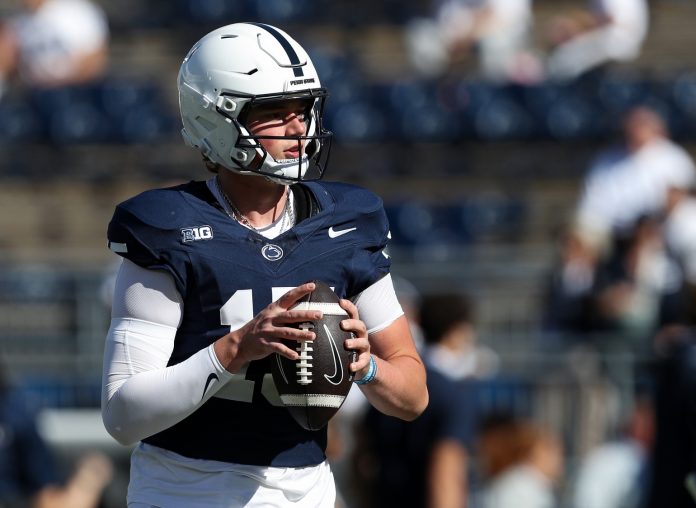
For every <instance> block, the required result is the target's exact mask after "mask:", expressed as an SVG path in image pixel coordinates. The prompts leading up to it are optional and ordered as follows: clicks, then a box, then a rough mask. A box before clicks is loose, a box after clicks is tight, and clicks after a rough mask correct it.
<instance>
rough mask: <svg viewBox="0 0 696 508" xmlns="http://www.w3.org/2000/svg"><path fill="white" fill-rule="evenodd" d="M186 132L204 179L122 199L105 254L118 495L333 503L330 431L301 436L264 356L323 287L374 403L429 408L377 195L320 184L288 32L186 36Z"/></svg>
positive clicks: (108, 394) (310, 315)
mask: <svg viewBox="0 0 696 508" xmlns="http://www.w3.org/2000/svg"><path fill="white" fill-rule="evenodd" d="M178 89H179V105H180V111H181V118H182V122H183V130H182V133H183V137H184V140H185V142H186V143H187V144H189V145H191V146H192V147H194V148H196V149H197V150H199V151H200V152H201V153H202V155H203V159H204V161H205V164H206V166H207V168H208V169H209V170H210V171H212V173H213V175H212V176H211V178H210V179H208V180H207V181H198V182H190V183H187V184H183V185H179V186H176V187H171V188H165V189H156V190H151V191H147V192H144V193H142V194H140V195H138V196H135V197H133V198H131V199H129V200H127V201H125V202H124V203H121V204H120V205H118V207H117V208H116V211H115V213H114V216H113V219H112V221H111V223H110V224H109V229H108V242H109V247H110V248H111V250H113V251H114V252H115V253H117V254H119V255H120V256H122V257H123V258H124V260H123V263H122V265H121V268H120V270H119V273H118V277H117V281H116V285H115V291H114V298H113V306H112V322H111V327H110V329H109V332H108V336H107V339H106V350H105V359H104V374H103V390H102V415H103V419H104V423H105V426H106V428H107V430H108V431H109V433H110V434H111V435H112V436H114V438H116V440H118V441H119V442H121V443H123V444H131V443H136V442H139V444H138V445H137V446H136V448H135V450H134V452H133V454H132V458H131V479H130V484H129V490H128V506H131V507H143V506H147V507H150V506H166V507H168V508H177V507H187V508H188V507H191V506H196V507H213V506H215V507H218V506H220V507H221V506H225V507H232V506H249V507H257V506H264V507H268V506H301V507H303V508H306V507H327V508H328V507H333V506H334V499H335V486H334V480H333V475H332V473H331V470H330V467H329V465H328V464H327V461H326V457H325V454H324V451H325V447H326V439H327V434H326V429H323V430H321V431H307V430H305V429H303V428H302V427H300V426H299V425H298V424H297V423H296V422H295V421H294V420H293V419H292V417H291V416H290V414H289V412H288V411H287V410H286V409H285V408H284V407H282V403H281V402H280V400H279V397H278V394H277V391H276V389H275V386H274V384H273V379H272V376H271V374H270V368H269V359H270V356H269V355H272V354H273V353H277V354H280V355H283V356H285V357H287V358H290V359H296V358H297V357H298V353H297V352H296V351H295V349H294V348H291V347H287V346H286V345H284V344H283V343H282V340H284V339H290V340H294V341H298V343H299V341H311V340H312V339H313V338H314V333H313V332H312V331H311V330H306V329H299V328H296V327H293V326H292V325H294V324H296V323H300V322H304V321H308V320H312V319H317V318H318V317H319V316H320V313H319V312H318V311H300V310H289V309H290V308H291V307H292V305H293V304H294V303H295V302H296V301H297V300H298V299H299V298H301V297H302V296H304V295H306V294H308V293H309V292H311V291H312V290H313V287H314V285H313V284H312V283H306V281H308V280H317V279H318V280H322V281H324V282H326V283H327V284H329V285H330V286H332V287H333V288H335V291H336V293H337V294H338V295H339V296H340V297H341V298H342V300H341V306H342V307H343V308H344V309H345V310H346V311H347V312H348V315H349V318H348V319H346V320H344V321H343V323H342V326H343V327H344V329H346V330H348V331H351V332H352V333H353V334H354V338H352V339H349V340H347V341H346V343H345V347H346V348H349V349H353V350H355V351H357V353H358V354H357V355H356V360H355V362H354V363H353V364H352V365H351V370H352V371H353V372H354V375H355V380H356V383H357V384H359V385H360V388H361V389H362V391H363V393H364V395H365V396H366V398H367V399H368V401H369V402H370V403H371V404H373V405H374V406H375V407H376V408H378V409H379V410H380V411H383V412H384V413H387V414H390V415H393V416H396V417H399V418H402V419H405V420H412V419H414V418H416V417H417V416H418V415H419V414H421V412H422V411H423V410H424V408H425V406H426V405H427V401H428V394H427V389H426V385H425V373H424V368H423V364H422V362H421V359H420V357H419V355H418V353H417V351H416V348H415V346H414V343H413V340H412V338H411V335H410V332H409V327H408V324H407V321H406V318H405V317H404V315H403V312H402V309H401V307H400V305H399V303H398V301H397V299H396V297H395V293H394V288H393V285H392V281H391V277H390V275H389V267H390V260H389V257H388V256H387V255H386V254H385V252H384V248H385V246H386V243H387V239H388V235H389V231H388V224H387V220H386V216H385V213H384V209H383V206H382V202H381V200H380V199H379V198H378V197H376V196H375V195H373V194H371V193H370V192H368V191H366V190H364V189H362V188H359V187H355V186H352V185H347V184H341V183H329V182H325V183H320V182H318V181H317V180H318V179H319V178H321V176H322V175H323V173H324V170H325V168H326V162H327V159H328V154H329V147H330V142H331V133H330V132H327V131H326V130H325V128H324V127H323V125H322V111H323V106H324V100H325V98H326V95H327V94H326V90H325V89H324V88H322V87H321V84H320V81H319V77H318V76H317V73H316V70H315V68H314V66H313V64H312V62H311V60H310V58H309V56H308V55H307V53H306V52H305V50H304V49H303V48H302V47H301V46H300V45H299V44H298V43H297V42H296V41H295V40H294V39H292V38H291V37H290V36H288V35H287V34H286V33H285V32H283V31H281V30H279V29H277V28H274V27H272V26H269V25H265V24H259V23H236V24H233V25H229V26H225V27H223V28H220V29H218V30H215V31H213V32H211V33H209V34H208V35H206V36H205V37H203V38H202V39H201V40H200V41H199V42H197V43H196V44H195V45H194V46H193V48H192V49H191V50H190V52H189V53H188V55H187V56H186V58H185V59H184V61H183V63H182V65H181V69H180V72H179V77H178Z"/></svg>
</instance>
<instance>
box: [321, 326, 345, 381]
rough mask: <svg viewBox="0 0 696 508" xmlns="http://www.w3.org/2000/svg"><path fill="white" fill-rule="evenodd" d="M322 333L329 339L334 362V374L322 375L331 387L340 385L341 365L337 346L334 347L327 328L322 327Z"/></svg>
mask: <svg viewBox="0 0 696 508" xmlns="http://www.w3.org/2000/svg"><path fill="white" fill-rule="evenodd" d="M324 331H325V332H326V335H327V336H328V337H329V343H330V344H331V355H332V356H333V361H334V373H333V374H331V375H330V376H329V375H328V374H324V377H325V378H326V380H327V381H328V382H329V383H331V384H332V385H340V384H341V381H343V364H342V363H341V355H340V353H339V352H338V346H337V345H336V341H335V340H334V338H333V335H332V334H331V330H329V327H328V326H326V325H324ZM336 377H338V381H336Z"/></svg>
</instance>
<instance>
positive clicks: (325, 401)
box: [280, 393, 345, 407]
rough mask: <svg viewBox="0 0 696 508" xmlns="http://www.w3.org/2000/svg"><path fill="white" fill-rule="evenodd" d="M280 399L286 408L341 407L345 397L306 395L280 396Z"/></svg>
mask: <svg viewBox="0 0 696 508" xmlns="http://www.w3.org/2000/svg"><path fill="white" fill-rule="evenodd" d="M280 399H281V400H282V401H283V404H285V405H286V406H303V407H341V404H343V400H344V399H345V397H344V396H343V395H323V394H321V393H317V394H313V393H308V394H307V395H293V394H286V395H281V396H280Z"/></svg>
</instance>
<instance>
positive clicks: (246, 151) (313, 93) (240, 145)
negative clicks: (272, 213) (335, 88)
mask: <svg viewBox="0 0 696 508" xmlns="http://www.w3.org/2000/svg"><path fill="white" fill-rule="evenodd" d="M326 97H327V93H326V90H325V89H323V88H321V89H313V90H308V91H302V92H294V93H281V94H266V95H255V96H253V97H240V96H238V95H235V94H231V93H227V92H223V93H222V94H220V98H219V99H218V101H217V112H218V113H219V114H220V115H222V116H224V117H225V118H226V119H227V120H228V122H229V123H230V124H231V125H230V126H229V127H230V128H232V129H235V130H236V132H235V134H236V135H235V136H234V137H235V138H236V142H235V144H234V146H233V147H232V148H231V150H230V154H229V163H228V164H224V166H225V167H227V168H228V169H230V170H232V171H239V172H242V173H247V172H249V173H253V174H257V175H262V176H265V177H267V178H269V179H271V180H274V181H278V182H279V183H284V184H287V183H291V182H297V181H304V180H318V179H320V178H321V177H322V176H323V174H324V171H325V170H326V165H327V162H328V158H329V152H330V149H331V137H332V134H331V133H330V132H328V131H326V130H325V129H324V128H323V126H322V121H321V119H322V113H323V110H324V101H325V99H326ZM289 101H304V102H306V103H307V106H306V110H305V111H304V113H303V115H304V121H305V133H304V134H303V135H288V136H271V135H257V134H252V133H251V131H250V129H249V128H248V126H247V125H248V118H249V116H250V114H252V112H253V111H254V110H256V109H257V108H266V107H271V108H272V107H273V105H277V104H279V103H284V102H289ZM237 112H238V113H237ZM279 121H283V120H279ZM273 139H282V140H293V141H296V142H297V145H298V153H299V154H300V157H298V158H296V159H280V160H277V159H275V158H274V157H273V156H272V155H271V154H270V153H268V151H267V150H266V149H265V148H264V146H263V144H262V143H261V141H262V140H273ZM230 166H231V167H230Z"/></svg>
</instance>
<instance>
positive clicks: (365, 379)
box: [355, 355, 377, 385]
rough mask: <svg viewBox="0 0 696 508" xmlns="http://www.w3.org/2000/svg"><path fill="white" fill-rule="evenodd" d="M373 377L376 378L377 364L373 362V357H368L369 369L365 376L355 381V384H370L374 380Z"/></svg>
mask: <svg viewBox="0 0 696 508" xmlns="http://www.w3.org/2000/svg"><path fill="white" fill-rule="evenodd" d="M375 376H377V362H376V361H375V357H374V356H372V355H370V368H369V369H367V374H365V376H364V377H362V378H360V379H356V380H355V384H356V385H366V384H367V383H370V382H372V381H373V380H374V379H375Z"/></svg>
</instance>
